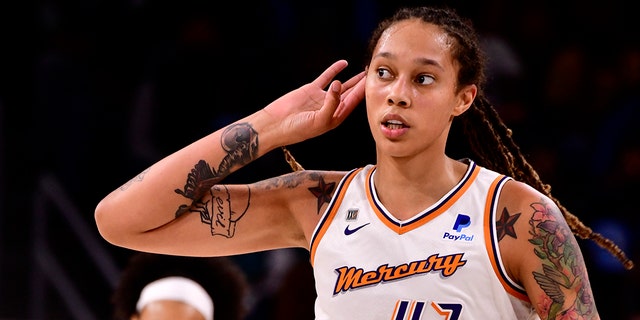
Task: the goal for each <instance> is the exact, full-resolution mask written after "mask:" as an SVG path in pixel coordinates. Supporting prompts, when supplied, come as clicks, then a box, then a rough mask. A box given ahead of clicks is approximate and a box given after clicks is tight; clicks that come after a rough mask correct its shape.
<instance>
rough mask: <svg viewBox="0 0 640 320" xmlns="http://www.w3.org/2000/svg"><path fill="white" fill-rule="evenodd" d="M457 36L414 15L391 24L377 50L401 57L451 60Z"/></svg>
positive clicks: (379, 53)
mask: <svg viewBox="0 0 640 320" xmlns="http://www.w3.org/2000/svg"><path fill="white" fill-rule="evenodd" d="M452 45H453V39H452V38H451V37H449V36H448V35H447V33H446V32H445V31H444V30H443V29H442V28H440V27H438V26H436V25H434V24H431V23H426V22H423V21H422V20H419V19H410V20H405V21H401V22H398V23H395V24H393V25H391V26H390V27H389V28H387V30H385V31H384V32H383V33H382V35H381V37H380V39H379V40H378V44H377V45H376V47H375V50H374V52H373V55H374V56H377V55H381V54H382V55H392V56H395V57H398V58H400V57H401V58H408V59H412V60H415V59H430V60H436V61H439V63H441V64H443V65H446V64H451V63H452V61H451V48H452Z"/></svg>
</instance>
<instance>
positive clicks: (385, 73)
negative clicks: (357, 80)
mask: <svg viewBox="0 0 640 320" xmlns="http://www.w3.org/2000/svg"><path fill="white" fill-rule="evenodd" d="M377 71H378V78H380V79H389V78H391V72H389V70H387V69H384V68H378V70H377Z"/></svg>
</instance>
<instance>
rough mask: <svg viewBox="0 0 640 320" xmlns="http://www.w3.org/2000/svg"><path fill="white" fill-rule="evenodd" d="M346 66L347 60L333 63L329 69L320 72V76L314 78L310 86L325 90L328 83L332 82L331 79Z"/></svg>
mask: <svg viewBox="0 0 640 320" xmlns="http://www.w3.org/2000/svg"><path fill="white" fill-rule="evenodd" d="M347 64H348V63H347V60H338V61H336V62H334V63H333V64H332V65H331V66H329V68H327V69H326V70H324V72H322V74H320V76H319V77H318V78H316V79H315V80H314V81H313V82H312V84H313V85H316V86H318V87H320V88H325V87H326V86H327V85H328V84H329V83H331V80H333V78H335V77H336V76H337V75H338V73H340V71H342V70H344V68H346V67H347Z"/></svg>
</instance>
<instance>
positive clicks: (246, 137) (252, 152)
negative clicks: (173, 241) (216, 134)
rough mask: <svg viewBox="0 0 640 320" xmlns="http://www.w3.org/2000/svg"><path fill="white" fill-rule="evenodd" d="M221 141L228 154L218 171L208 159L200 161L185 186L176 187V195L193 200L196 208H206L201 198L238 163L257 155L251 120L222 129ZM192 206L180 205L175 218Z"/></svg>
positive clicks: (190, 173) (239, 164)
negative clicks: (200, 200) (210, 164)
mask: <svg viewBox="0 0 640 320" xmlns="http://www.w3.org/2000/svg"><path fill="white" fill-rule="evenodd" d="M220 144H221V145H222V149H223V150H225V151H226V152H227V155H226V156H225V157H224V158H223V159H222V161H221V162H220V164H219V165H218V170H217V171H216V170H215V169H214V168H213V167H211V166H209V164H208V163H207V162H206V161H204V160H200V161H198V163H196V165H195V166H194V168H193V169H191V172H189V174H188V175H187V181H186V183H185V185H184V188H183V189H182V190H180V189H176V190H175V192H176V193H177V194H180V195H183V196H184V197H186V198H188V199H191V200H192V202H193V203H192V205H193V206H194V207H195V208H196V209H197V208H201V207H202V206H204V207H206V204H205V203H201V202H199V201H198V199H200V198H202V196H203V195H204V194H205V192H207V191H209V190H210V189H211V187H213V186H214V185H215V184H216V183H218V182H220V181H221V180H222V179H223V178H224V177H226V176H228V175H229V174H230V173H231V172H232V169H233V168H234V167H235V166H243V165H246V164H247V163H249V162H251V161H252V160H254V159H255V158H256V157H257V154H258V133H257V132H256V131H255V130H254V129H253V127H252V126H251V125H250V124H249V123H237V124H233V125H230V126H229V127H227V128H226V129H225V130H224V131H223V132H222V136H221V138H220ZM189 207H190V206H189V205H187V204H183V205H180V207H178V209H177V210H176V214H175V216H176V218H177V217H179V216H181V215H182V214H184V213H185V212H187V211H189V210H190V209H189ZM192 211H193V210H192ZM196 211H200V210H196Z"/></svg>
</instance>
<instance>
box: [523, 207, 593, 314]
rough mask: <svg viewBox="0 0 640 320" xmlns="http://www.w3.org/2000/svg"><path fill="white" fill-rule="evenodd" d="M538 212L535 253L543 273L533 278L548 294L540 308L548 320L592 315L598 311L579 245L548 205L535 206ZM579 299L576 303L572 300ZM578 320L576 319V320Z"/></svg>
mask: <svg viewBox="0 0 640 320" xmlns="http://www.w3.org/2000/svg"><path fill="white" fill-rule="evenodd" d="M531 207H532V208H533V210H534V213H533V216H532V217H531V220H529V225H530V227H531V228H530V231H529V234H530V235H531V238H530V239H529V242H530V243H532V244H533V245H534V252H535V254H536V255H537V256H538V257H539V258H540V260H541V261H542V272H536V271H534V272H533V277H534V279H535V280H536V282H537V283H538V285H540V288H542V289H543V290H544V292H545V294H546V296H545V297H543V299H542V301H543V302H542V305H540V306H538V307H539V309H540V310H543V312H544V314H548V317H546V318H548V319H556V316H558V315H563V314H567V315H568V314H573V315H575V316H576V318H578V316H585V315H592V314H593V313H594V312H595V307H594V304H593V300H592V295H591V291H590V289H589V284H588V279H587V277H586V270H585V268H584V262H583V261H582V255H581V254H580V252H579V248H578V244H577V243H576V241H574V240H573V238H572V237H571V230H570V229H569V228H568V227H567V226H566V225H565V224H562V223H560V222H559V221H558V218H557V217H560V216H561V213H560V212H558V211H557V209H556V208H554V207H551V206H549V205H548V204H547V203H545V202H544V201H540V202H534V203H532V204H531ZM574 294H575V295H576V298H575V299H572V300H570V299H569V297H573V296H574ZM572 319H574V318H572Z"/></svg>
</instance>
